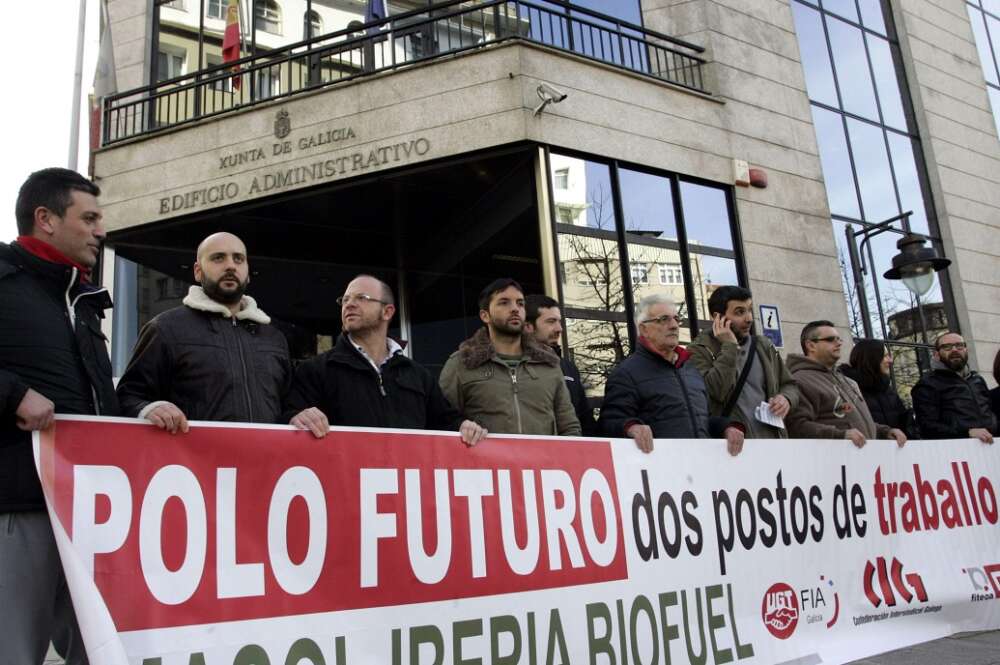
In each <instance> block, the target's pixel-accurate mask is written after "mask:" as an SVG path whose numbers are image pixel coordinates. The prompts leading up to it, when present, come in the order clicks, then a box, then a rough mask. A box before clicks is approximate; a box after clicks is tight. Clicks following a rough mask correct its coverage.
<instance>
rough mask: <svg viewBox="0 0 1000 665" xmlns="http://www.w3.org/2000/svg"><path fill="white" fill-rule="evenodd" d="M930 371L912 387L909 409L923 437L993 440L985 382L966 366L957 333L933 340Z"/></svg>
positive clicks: (966, 355)
mask: <svg viewBox="0 0 1000 665" xmlns="http://www.w3.org/2000/svg"><path fill="white" fill-rule="evenodd" d="M934 349H935V350H934V359H933V361H932V363H931V371H930V372H929V373H928V374H926V375H925V376H924V377H923V378H922V379H920V381H919V382H918V383H917V385H915V386H914V387H913V391H912V392H911V395H912V396H913V409H914V411H916V413H917V423H918V424H919V425H920V433H921V435H923V436H924V437H925V438H927V439H964V438H966V437H971V438H974V439H979V440H980V441H982V442H983V443H993V435H995V434H998V433H1000V432H998V431H997V421H996V417H995V416H994V415H993V413H992V409H991V408H990V393H989V388H988V387H987V386H986V381H985V380H984V379H983V377H981V376H980V375H979V374H978V373H977V372H975V371H973V370H972V369H970V368H969V351H968V349H966V346H965V340H964V339H963V338H962V336H961V335H959V334H958V333H952V332H949V333H945V334H943V335H941V336H940V337H938V338H937V341H936V342H935V343H934Z"/></svg>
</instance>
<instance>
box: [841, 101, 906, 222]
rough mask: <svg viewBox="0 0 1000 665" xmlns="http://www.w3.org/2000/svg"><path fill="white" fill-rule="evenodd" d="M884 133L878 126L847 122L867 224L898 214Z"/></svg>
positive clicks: (851, 119)
mask: <svg viewBox="0 0 1000 665" xmlns="http://www.w3.org/2000/svg"><path fill="white" fill-rule="evenodd" d="M883 131H884V130H882V128H880V127H878V126H877V125H871V124H869V123H867V122H861V121H859V120H855V119H854V118H848V119H847V133H848V135H849V136H850V137H851V152H852V154H853V155H854V168H855V169H856V170H857V174H858V186H859V187H860V188H861V207H862V210H863V212H864V219H865V221H868V222H873V223H875V222H881V221H882V220H884V219H888V218H889V217H895V216H896V215H898V214H899V206H898V205H897V204H896V195H895V187H893V182H892V171H891V170H890V168H889V156H888V154H886V151H885V135H884V133H883Z"/></svg>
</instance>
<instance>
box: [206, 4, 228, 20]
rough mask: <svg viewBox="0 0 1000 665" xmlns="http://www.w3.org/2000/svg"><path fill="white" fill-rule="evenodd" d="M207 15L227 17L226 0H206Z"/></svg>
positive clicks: (210, 16)
mask: <svg viewBox="0 0 1000 665" xmlns="http://www.w3.org/2000/svg"><path fill="white" fill-rule="evenodd" d="M205 16H207V17H209V18H226V0H205Z"/></svg>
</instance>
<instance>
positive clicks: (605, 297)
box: [559, 233, 625, 312]
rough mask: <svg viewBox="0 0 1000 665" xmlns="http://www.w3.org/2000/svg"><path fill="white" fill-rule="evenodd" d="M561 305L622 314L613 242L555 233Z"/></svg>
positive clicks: (620, 278)
mask: <svg viewBox="0 0 1000 665" xmlns="http://www.w3.org/2000/svg"><path fill="white" fill-rule="evenodd" d="M559 260H560V262H561V264H562V276H561V279H562V288H563V302H564V304H565V305H566V306H567V307H579V308H582V309H594V310H600V311H603V312H624V311H625V293H624V290H623V289H622V277H621V274H622V273H621V259H620V258H619V252H618V241H617V240H604V239H601V238H594V237H591V236H587V235H577V234H574V233H560V234H559Z"/></svg>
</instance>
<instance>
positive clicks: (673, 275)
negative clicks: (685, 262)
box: [659, 263, 684, 285]
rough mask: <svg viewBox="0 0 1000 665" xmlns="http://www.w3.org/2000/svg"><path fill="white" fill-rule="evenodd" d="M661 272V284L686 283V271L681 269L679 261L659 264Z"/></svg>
mask: <svg viewBox="0 0 1000 665" xmlns="http://www.w3.org/2000/svg"><path fill="white" fill-rule="evenodd" d="M659 273H660V284H661V285H667V284H683V283H684V273H683V272H682V271H681V266H680V264H679V263H677V264H666V265H661V266H659Z"/></svg>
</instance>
